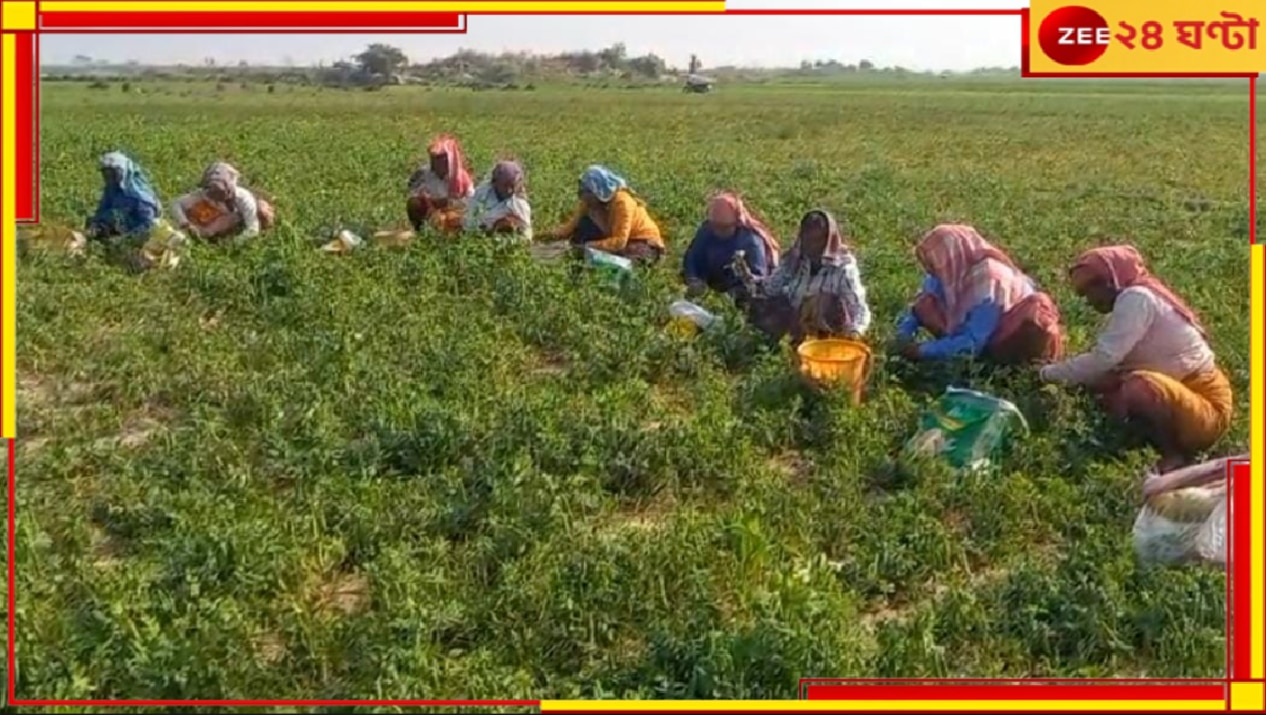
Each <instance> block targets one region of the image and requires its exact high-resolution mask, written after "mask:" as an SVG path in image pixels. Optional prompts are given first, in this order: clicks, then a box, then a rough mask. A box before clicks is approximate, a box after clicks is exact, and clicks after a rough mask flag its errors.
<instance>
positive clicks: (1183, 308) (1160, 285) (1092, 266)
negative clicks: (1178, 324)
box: [1068, 246, 1205, 335]
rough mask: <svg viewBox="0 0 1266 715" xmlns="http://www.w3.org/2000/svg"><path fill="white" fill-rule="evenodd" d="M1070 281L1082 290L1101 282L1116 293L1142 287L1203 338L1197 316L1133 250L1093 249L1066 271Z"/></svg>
mask: <svg viewBox="0 0 1266 715" xmlns="http://www.w3.org/2000/svg"><path fill="white" fill-rule="evenodd" d="M1068 276H1069V279H1070V280H1072V282H1073V285H1074V286H1078V287H1080V286H1084V285H1085V284H1086V283H1088V282H1091V281H1102V282H1105V283H1107V284H1108V285H1110V286H1112V287H1113V288H1114V289H1115V290H1117V291H1122V290H1125V289H1126V288H1129V287H1131V286H1142V287H1144V288H1147V289H1148V290H1150V291H1152V292H1153V293H1155V294H1156V295H1157V296H1158V297H1159V298H1160V299H1161V300H1163V301H1165V302H1166V303H1169V304H1170V305H1171V306H1173V308H1174V310H1176V311H1178V314H1179V315H1181V316H1182V317H1183V319H1184V320H1186V321H1187V322H1188V323H1191V325H1192V327H1194V328H1195V329H1196V330H1199V331H1200V333H1201V334H1202V335H1204V334H1205V329H1204V325H1203V324H1202V323H1201V322H1200V316H1198V315H1196V311H1194V310H1192V308H1191V306H1189V305H1187V302H1186V301H1184V300H1183V299H1182V298H1179V297H1178V295H1177V294H1176V293H1174V291H1172V290H1170V288H1169V286H1167V285H1165V283H1164V281H1162V280H1161V279H1159V278H1157V277H1156V276H1154V275H1152V273H1151V271H1149V270H1147V264H1146V263H1145V262H1144V261H1143V256H1142V255H1140V254H1139V252H1138V249H1136V248H1135V247H1134V246H1104V247H1102V248H1092V249H1090V250H1089V251H1086V252H1085V253H1083V254H1081V255H1080V256H1078V257H1077V261H1076V263H1074V264H1073V267H1072V268H1070V269H1069V271H1068Z"/></svg>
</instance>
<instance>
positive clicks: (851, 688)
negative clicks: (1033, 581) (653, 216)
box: [805, 684, 1227, 701]
mask: <svg viewBox="0 0 1266 715" xmlns="http://www.w3.org/2000/svg"><path fill="white" fill-rule="evenodd" d="M1226 697H1227V695H1226V686H1223V685H1021V684H1015V685H810V686H808V687H807V688H806V692H805V699H806V700H1204V701H1208V700H1225V699H1226Z"/></svg>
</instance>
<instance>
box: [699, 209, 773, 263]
mask: <svg viewBox="0 0 1266 715" xmlns="http://www.w3.org/2000/svg"><path fill="white" fill-rule="evenodd" d="M708 220H709V221H717V222H718V223H728V222H734V223H735V224H737V225H738V226H740V227H742V228H746V229H747V230H749V231H751V232H752V233H754V234H756V235H757V236H760V239H761V241H762V242H764V244H765V262H766V263H767V264H769V267H770V268H774V267H776V266H777V265H778V258H779V256H780V255H781V253H782V246H780V245H779V244H778V239H777V238H775V237H774V233H773V231H770V230H769V227H768V226H766V225H765V222H763V221H761V220H760V219H759V218H757V217H756V215H755V214H753V213H752V212H751V211H750V210H749V209H748V208H747V204H745V203H743V199H742V198H741V197H740V196H739V195H738V194H736V193H734V192H733V191H721V192H718V193H717V194H715V195H714V196H713V197H712V198H711V199H709V200H708Z"/></svg>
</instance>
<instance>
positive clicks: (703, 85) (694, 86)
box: [681, 74, 716, 94]
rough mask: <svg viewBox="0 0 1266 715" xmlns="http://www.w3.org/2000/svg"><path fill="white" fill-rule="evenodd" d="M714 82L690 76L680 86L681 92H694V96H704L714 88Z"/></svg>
mask: <svg viewBox="0 0 1266 715" xmlns="http://www.w3.org/2000/svg"><path fill="white" fill-rule="evenodd" d="M715 84H716V83H715V82H713V81H712V80H710V79H708V78H707V77H704V76H702V75H697V74H692V75H689V76H688V77H686V84H685V85H684V86H682V88H681V91H683V92H694V93H696V94H706V93H708V92H711V91H712V89H713V87H714V86H715Z"/></svg>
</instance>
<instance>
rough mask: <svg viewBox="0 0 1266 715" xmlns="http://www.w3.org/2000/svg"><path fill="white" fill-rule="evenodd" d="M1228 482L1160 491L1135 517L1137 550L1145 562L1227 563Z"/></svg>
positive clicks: (1170, 563) (1168, 563) (1135, 544)
mask: <svg viewBox="0 0 1266 715" xmlns="http://www.w3.org/2000/svg"><path fill="white" fill-rule="evenodd" d="M1226 499H1227V490H1226V482H1225V481H1222V482H1220V483H1217V484H1213V485H1210V486H1207V487H1188V488H1185V489H1175V490H1173V491H1169V492H1164V493H1162V494H1158V495H1156V496H1154V497H1152V498H1151V499H1148V500H1147V503H1146V504H1145V505H1144V506H1143V508H1142V509H1141V510H1140V511H1139V514H1138V517H1136V518H1135V520H1134V550H1135V553H1137V554H1138V556H1139V558H1140V559H1141V560H1143V561H1147V562H1151V563H1158V564H1166V565H1179V564H1184V563H1189V562H1191V561H1208V562H1212V563H1216V564H1221V565H1223V566H1225V564H1226V521H1227V520H1226V511H1227V502H1226Z"/></svg>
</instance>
